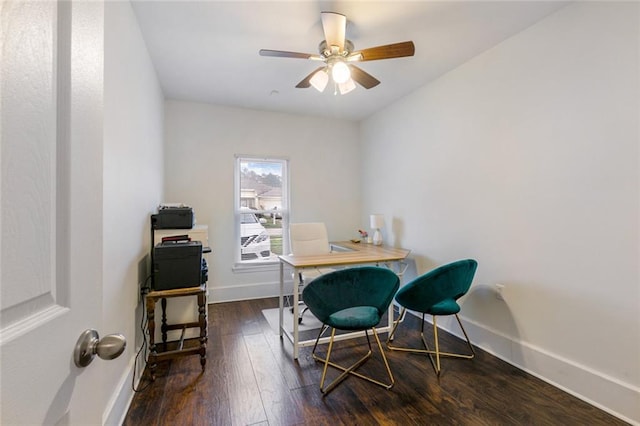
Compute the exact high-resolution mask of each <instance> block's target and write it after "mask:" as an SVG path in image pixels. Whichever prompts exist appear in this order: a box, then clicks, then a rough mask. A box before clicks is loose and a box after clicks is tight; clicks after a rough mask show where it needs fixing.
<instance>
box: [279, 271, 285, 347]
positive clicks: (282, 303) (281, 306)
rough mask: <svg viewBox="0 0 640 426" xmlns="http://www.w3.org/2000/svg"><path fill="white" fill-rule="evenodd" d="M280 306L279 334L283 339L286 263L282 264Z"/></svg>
mask: <svg viewBox="0 0 640 426" xmlns="http://www.w3.org/2000/svg"><path fill="white" fill-rule="evenodd" d="M278 303H279V304H278V306H279V307H280V323H279V324H280V326H279V327H278V333H280V338H281V339H282V326H283V324H282V323H283V321H284V316H283V313H282V312H283V311H284V263H283V262H280V298H279V300H278Z"/></svg>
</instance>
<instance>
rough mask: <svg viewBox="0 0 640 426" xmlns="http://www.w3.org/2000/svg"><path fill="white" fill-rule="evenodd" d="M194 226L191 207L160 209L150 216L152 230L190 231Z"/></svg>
mask: <svg viewBox="0 0 640 426" xmlns="http://www.w3.org/2000/svg"><path fill="white" fill-rule="evenodd" d="M194 224H195V220H194V216H193V208H191V207H162V208H160V209H159V210H158V214H154V215H151V226H152V227H153V229H191V228H193V225H194Z"/></svg>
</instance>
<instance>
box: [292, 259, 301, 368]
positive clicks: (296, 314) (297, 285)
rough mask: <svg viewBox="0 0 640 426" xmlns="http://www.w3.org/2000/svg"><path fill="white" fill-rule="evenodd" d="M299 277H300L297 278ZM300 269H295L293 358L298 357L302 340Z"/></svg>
mask: <svg viewBox="0 0 640 426" xmlns="http://www.w3.org/2000/svg"><path fill="white" fill-rule="evenodd" d="M296 277H298V278H296ZM299 277H300V271H299V270H298V269H295V270H294V277H293V280H292V281H293V359H298V352H299V348H298V343H299V342H300V336H298V329H299V327H298V317H299V315H300V306H299V305H298V303H299V301H300V295H299V292H300V284H302V282H301V281H300V278H299Z"/></svg>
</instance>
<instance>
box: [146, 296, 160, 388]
mask: <svg viewBox="0 0 640 426" xmlns="http://www.w3.org/2000/svg"><path fill="white" fill-rule="evenodd" d="M146 302H147V303H146V305H147V321H148V327H147V330H149V372H150V373H151V381H152V382H153V381H155V380H156V368H157V367H158V364H157V362H156V357H157V356H158V351H157V348H156V339H155V334H156V333H155V332H156V321H155V317H156V299H154V298H152V297H148V298H147V301H146Z"/></svg>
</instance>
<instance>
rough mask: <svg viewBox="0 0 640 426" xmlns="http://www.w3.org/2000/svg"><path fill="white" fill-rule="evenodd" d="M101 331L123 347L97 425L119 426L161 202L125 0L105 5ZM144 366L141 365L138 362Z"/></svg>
mask: <svg viewBox="0 0 640 426" xmlns="http://www.w3.org/2000/svg"><path fill="white" fill-rule="evenodd" d="M104 63H105V74H104V174H103V182H104V183H103V185H104V212H103V236H104V255H103V271H104V277H103V327H102V330H100V333H101V334H108V333H122V334H124V335H125V337H126V339H127V349H126V351H125V353H124V354H123V355H122V356H120V357H119V358H117V359H115V360H113V361H109V362H107V363H104V362H102V363H101V365H100V368H101V369H105V371H106V372H107V373H106V374H105V375H104V377H105V383H100V387H101V388H102V389H105V395H107V397H108V398H110V399H109V400H108V401H107V400H105V401H102V404H103V406H104V407H105V411H104V414H103V419H102V421H103V423H105V424H119V423H120V422H121V420H122V418H123V416H124V415H125V414H126V409H127V408H128V403H129V399H130V398H131V396H132V390H131V374H132V369H133V360H134V357H135V354H136V352H137V350H138V348H139V347H140V344H141V338H142V335H141V331H140V327H139V324H140V315H141V313H142V312H141V311H142V304H139V303H138V294H139V288H140V284H139V283H140V282H142V281H144V279H145V276H146V275H147V274H148V272H149V271H148V258H147V255H148V253H149V250H150V245H151V242H150V230H149V215H150V214H151V213H153V212H154V210H155V208H156V207H157V205H158V204H159V203H160V202H161V200H162V190H163V183H164V170H163V119H164V117H163V115H164V97H163V94H162V90H161V88H160V85H159V83H158V79H157V76H156V73H155V70H154V68H153V65H152V64H151V60H150V57H149V54H148V52H147V49H146V45H145V43H144V41H143V39H142V36H141V33H140V29H139V27H138V24H137V21H136V19H135V16H134V14H133V11H132V8H131V5H130V3H129V2H106V3H105V58H104ZM139 364H140V365H142V366H143V365H144V362H143V360H141V361H140V362H139Z"/></svg>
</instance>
